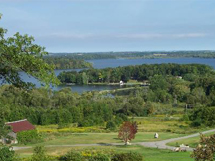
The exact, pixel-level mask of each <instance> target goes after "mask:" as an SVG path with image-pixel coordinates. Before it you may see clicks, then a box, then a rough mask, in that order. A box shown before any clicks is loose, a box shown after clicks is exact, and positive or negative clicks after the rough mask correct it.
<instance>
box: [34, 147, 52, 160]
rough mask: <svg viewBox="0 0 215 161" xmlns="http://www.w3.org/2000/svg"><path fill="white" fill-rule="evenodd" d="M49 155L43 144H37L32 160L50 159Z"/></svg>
mask: <svg viewBox="0 0 215 161" xmlns="http://www.w3.org/2000/svg"><path fill="white" fill-rule="evenodd" d="M49 160H50V159H49V157H48V156H47V155H46V153H45V149H44V147H43V146H36V147H35V148H34V153H33V155H32V161H49Z"/></svg>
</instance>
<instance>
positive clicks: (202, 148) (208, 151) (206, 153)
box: [191, 134, 215, 161]
mask: <svg viewBox="0 0 215 161" xmlns="http://www.w3.org/2000/svg"><path fill="white" fill-rule="evenodd" d="M191 157H192V158H194V159H195V160H196V161H213V160H214V159H215V134H214V135H211V136H208V137H205V136H204V135H201V140H200V144H199V145H198V146H197V147H196V149H194V151H193V154H192V155H191Z"/></svg>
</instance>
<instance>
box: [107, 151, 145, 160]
mask: <svg viewBox="0 0 215 161" xmlns="http://www.w3.org/2000/svg"><path fill="white" fill-rule="evenodd" d="M111 161H143V156H142V155H141V154H138V153H134V152H130V153H119V154H115V155H114V156H113V157H112V159H111Z"/></svg>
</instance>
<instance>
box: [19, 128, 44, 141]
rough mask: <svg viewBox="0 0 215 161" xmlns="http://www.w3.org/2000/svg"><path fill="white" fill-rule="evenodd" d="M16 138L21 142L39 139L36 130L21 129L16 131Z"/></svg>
mask: <svg viewBox="0 0 215 161" xmlns="http://www.w3.org/2000/svg"><path fill="white" fill-rule="evenodd" d="M17 140H18V142H19V143H21V144H28V143H36V142H39V141H41V138H40V136H39V134H38V132H37V130H29V131H21V132H19V133H17Z"/></svg>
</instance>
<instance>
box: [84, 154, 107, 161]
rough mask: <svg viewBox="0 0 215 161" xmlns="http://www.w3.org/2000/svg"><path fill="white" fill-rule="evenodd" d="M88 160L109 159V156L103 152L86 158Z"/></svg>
mask: <svg viewBox="0 0 215 161" xmlns="http://www.w3.org/2000/svg"><path fill="white" fill-rule="evenodd" d="M88 160H89V161H110V158H109V157H108V156H107V155H105V154H98V155H96V156H92V157H90V158H89V159H88Z"/></svg>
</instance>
